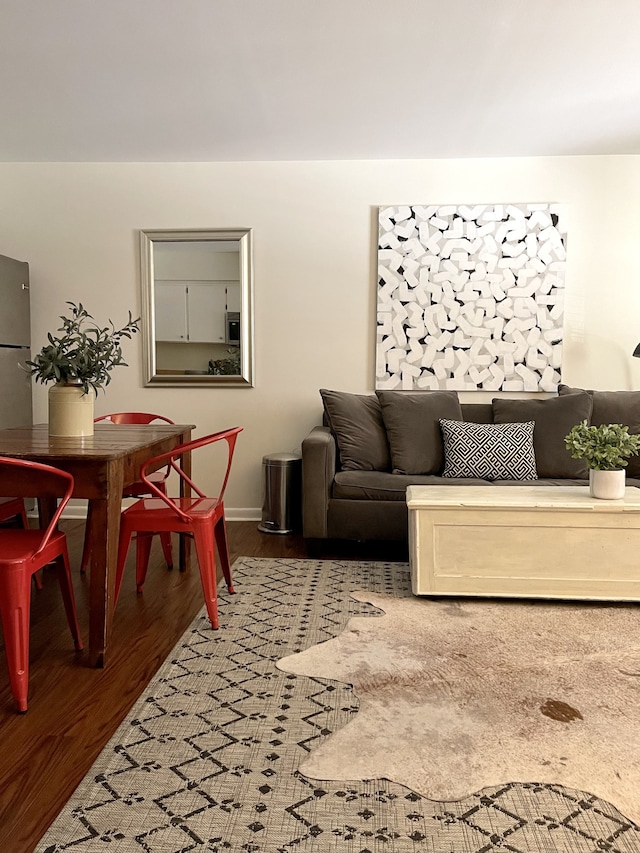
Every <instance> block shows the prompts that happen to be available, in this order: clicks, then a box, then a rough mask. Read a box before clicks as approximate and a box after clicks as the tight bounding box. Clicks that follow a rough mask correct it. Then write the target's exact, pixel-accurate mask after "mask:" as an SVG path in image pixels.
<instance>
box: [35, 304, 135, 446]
mask: <svg viewBox="0 0 640 853" xmlns="http://www.w3.org/2000/svg"><path fill="white" fill-rule="evenodd" d="M67 305H69V306H70V307H69V314H70V316H69V317H65V316H61V317H60V319H61V320H62V326H61V327H60V328H59V329H58V330H57V332H58V334H52V333H51V332H49V333H48V335H47V338H48V343H47V344H46V345H45V346H44V347H43V348H42V349H41V350H40V352H39V353H38V355H36V356H34V358H33V360H32V361H27V366H28V368H29V372H30V373H31V375H32V376H35V379H36V382H41V383H43V384H47V383H53V385H52V387H51V388H50V389H49V435H54V436H56V435H57V436H72V435H75V436H78V435H80V436H82V435H93V404H94V399H95V395H96V394H97V392H98V391H99V390H100V389H103V390H104V388H105V386H107V385H108V384H109V383H110V382H111V371H112V370H113V369H114V367H126V366H127V363H126V361H125V360H124V356H123V353H122V341H123V339H124V338H131V337H132V335H134V334H135V333H136V332H137V331H138V329H139V325H138V324H139V322H140V319H139V318H138V319H137V320H134V319H133V317H132V315H131V312H130V311H129V319H128V321H127V323H126V324H125V325H124V326H123V327H122V328H121V329H116V327H115V326H114V324H113V322H112V321H111V320H109V324H108V325H107V326H98V325H97V324H96V323H95V322H94V320H93V317H92V316H91V314H89V312H88V311H87V310H86V308H85V307H84V306H83V305H82V303H78V304H77V305H76V304H75V303H74V302H67Z"/></svg>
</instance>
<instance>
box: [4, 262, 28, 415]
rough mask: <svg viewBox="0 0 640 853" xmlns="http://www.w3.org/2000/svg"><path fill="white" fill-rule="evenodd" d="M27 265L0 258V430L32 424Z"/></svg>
mask: <svg viewBox="0 0 640 853" xmlns="http://www.w3.org/2000/svg"><path fill="white" fill-rule="evenodd" d="M29 358H31V311H30V305H29V264H27V263H25V262H24V261H16V260H14V259H13V258H7V257H5V255H0V429H7V428H8V427H15V426H25V425H27V424H30V423H32V421H33V414H32V408H31V376H30V375H29V373H28V372H27V371H26V370H25V361H26V360H27V359H29Z"/></svg>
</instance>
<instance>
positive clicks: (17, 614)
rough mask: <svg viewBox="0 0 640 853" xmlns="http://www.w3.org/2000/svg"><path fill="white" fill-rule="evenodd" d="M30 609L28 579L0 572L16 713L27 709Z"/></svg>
mask: <svg viewBox="0 0 640 853" xmlns="http://www.w3.org/2000/svg"><path fill="white" fill-rule="evenodd" d="M30 608H31V576H30V575H29V574H27V572H25V571H22V572H2V573H0V618H1V619H2V630H3V633H4V646H5V652H6V655H7V669H8V670H9V680H10V682H11V691H12V693H13V697H14V699H15V700H16V705H17V709H18V713H19V714H24V713H25V712H26V710H27V696H28V693H29V616H30Z"/></svg>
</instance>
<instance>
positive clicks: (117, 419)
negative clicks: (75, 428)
mask: <svg viewBox="0 0 640 853" xmlns="http://www.w3.org/2000/svg"><path fill="white" fill-rule="evenodd" d="M100 421H111V423H112V424H150V423H152V422H153V421H164V422H165V423H166V424H172V423H173V421H172V420H170V419H169V418H165V416H164V415H152V414H151V413H150V412H114V413H113V414H111V415H99V416H98V417H97V418H94V419H93V422H94V424H97V423H99V422H100Z"/></svg>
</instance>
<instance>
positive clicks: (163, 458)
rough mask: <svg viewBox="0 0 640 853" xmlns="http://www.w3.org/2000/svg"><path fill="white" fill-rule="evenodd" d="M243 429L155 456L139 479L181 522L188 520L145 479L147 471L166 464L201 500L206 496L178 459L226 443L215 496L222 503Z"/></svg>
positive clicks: (228, 431)
mask: <svg viewBox="0 0 640 853" xmlns="http://www.w3.org/2000/svg"><path fill="white" fill-rule="evenodd" d="M242 430H243V427H233V428H232V429H225V430H221V431H220V432H214V433H211V435H205V436H203V437H202V438H195V439H193V440H192V441H187V442H185V443H184V444H180V445H178V447H174V449H173V450H170V451H169V452H168V453H162V454H161V455H160V456H156V457H154V458H153V459H149V460H148V461H147V462H146V463H145V464H144V465H143V466H142V468H141V470H140V477H141V479H142V481H143V483H145V485H146V486H147V487H148V489H149V492H150V493H151V494H153V495H155V496H156V497H158V498H161V499H162V500H163V501H164V502H165V503H166V504H167V505H168V506H170V507H171V509H173V511H174V512H175V513H176V515H178V516H180V518H182V520H183V521H188V520H189V515H188V514H187V513H185V512H183V511H182V510H181V509H180V507H178V506H177V505H176V503H175V502H174V501H173V500H172V499H171V498H170V497H168V496H167V495H165V494H164V493H163V492H161V491H160V489H158V487H157V486H156V485H155V484H154V483H153V482H152V481H151V480H149V479H148V478H147V470H148V469H151V471H155V470H156V469H157V468H159V467H162V464H163V463H165V464H166V463H168V464H169V466H170V467H171V468H172V469H173V470H174V471H176V473H177V474H178V476H179V477H180V479H181V480H182V481H183V482H184V483H186V484H187V485H188V486H189V487H190V488H191V489H193V491H194V492H195V493H196V494H197V495H199V497H201V498H206V497H207V495H205V493H204V492H203V491H202V490H201V489H200V488H198V486H196V484H195V483H194V482H193V480H192V478H191V477H189V476H188V475H187V474H186V473H185V472H184V471H183V470H182V467H181V466H180V457H181V456H182V455H183V454H184V453H191V452H192V451H194V450H198V449H199V448H200V447H205V446H206V445H208V444H213V443H214V442H216V441H226V442H227V448H228V452H227V467H226V471H225V474H224V479H223V481H222V486H221V488H220V490H219V492H218V494H217V495H216V497H217V499H218V501H222V498H223V496H224V492H225V489H226V487H227V481H228V480H229V473H230V472H231V462H232V461H233V452H234V450H235V446H236V439H237V438H238V433H241V432H242Z"/></svg>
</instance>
